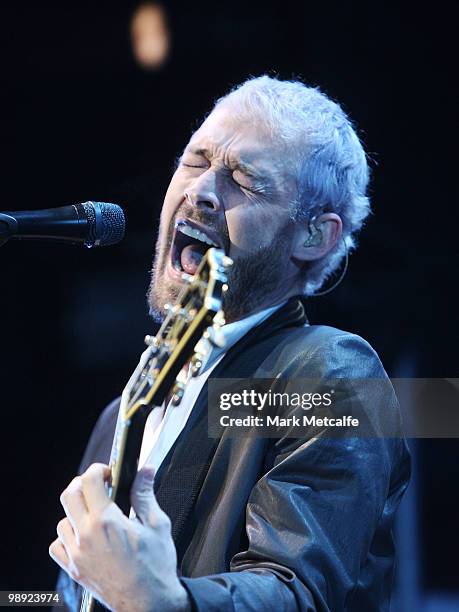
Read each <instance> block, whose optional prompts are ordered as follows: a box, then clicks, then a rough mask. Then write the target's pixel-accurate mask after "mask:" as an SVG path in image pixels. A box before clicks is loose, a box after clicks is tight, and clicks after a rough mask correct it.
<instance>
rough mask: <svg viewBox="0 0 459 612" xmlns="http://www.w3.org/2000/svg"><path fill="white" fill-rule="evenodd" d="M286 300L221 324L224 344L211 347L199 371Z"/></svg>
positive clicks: (212, 362)
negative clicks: (237, 319)
mask: <svg viewBox="0 0 459 612" xmlns="http://www.w3.org/2000/svg"><path fill="white" fill-rule="evenodd" d="M286 302H287V300H285V301H283V302H281V303H280V304H276V305H275V306H271V307H270V308H265V309H264V310H261V311H260V312H256V313H254V314H252V315H249V316H248V317H244V318H243V319H240V320H239V321H233V322H232V323H227V324H226V325H223V326H222V328H221V333H222V335H223V338H224V339H225V345H224V346H223V347H221V348H220V347H216V346H214V347H212V350H211V352H210V354H209V356H208V359H207V361H206V363H205V365H204V367H203V368H202V370H201V372H204V371H205V370H208V369H209V368H210V367H212V366H213V365H214V364H215V362H216V361H217V360H218V359H219V357H222V356H223V354H224V353H226V352H227V351H228V350H229V349H230V348H231V347H232V346H234V345H235V344H236V342H238V341H239V340H240V339H241V338H242V337H243V336H245V334H246V333H247V332H249V331H250V330H251V329H252V328H253V327H256V326H257V325H260V323H262V322H263V321H265V320H266V319H267V318H268V317H270V316H271V315H272V314H273V312H275V311H276V310H278V309H279V308H281V307H282V306H283V305H284V304H286Z"/></svg>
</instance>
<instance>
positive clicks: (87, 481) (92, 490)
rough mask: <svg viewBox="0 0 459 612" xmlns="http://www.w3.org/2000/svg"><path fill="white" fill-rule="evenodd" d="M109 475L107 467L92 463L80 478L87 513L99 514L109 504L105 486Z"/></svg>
mask: <svg viewBox="0 0 459 612" xmlns="http://www.w3.org/2000/svg"><path fill="white" fill-rule="evenodd" d="M110 475H111V471H110V468H109V467H108V465H105V464H103V463H93V464H92V465H90V466H89V467H88V469H87V470H86V472H85V473H84V474H83V475H82V476H81V486H82V491H83V497H84V500H85V503H86V506H87V508H88V511H89V512H101V511H102V510H103V509H104V508H105V507H106V506H108V504H110V503H111V500H110V498H109V496H108V492H107V489H106V486H105V482H107V481H108V480H109V479H110Z"/></svg>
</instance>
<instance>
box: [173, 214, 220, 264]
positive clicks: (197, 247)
mask: <svg viewBox="0 0 459 612" xmlns="http://www.w3.org/2000/svg"><path fill="white" fill-rule="evenodd" d="M211 247H217V248H222V245H221V240H220V238H219V237H218V236H217V234H216V233H215V232H214V231H213V230H210V229H209V228H205V227H203V226H201V225H198V224H197V223H196V222H194V221H189V220H185V219H179V220H177V221H176V223H175V229H174V236H173V239H172V247H171V263H172V267H173V269H174V270H176V271H177V272H186V273H187V274H194V273H195V272H196V270H197V268H198V266H199V264H200V263H201V260H202V258H203V257H204V255H205V253H206V251H207V250H208V249H210V248H211Z"/></svg>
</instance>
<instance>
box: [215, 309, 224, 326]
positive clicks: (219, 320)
mask: <svg viewBox="0 0 459 612" xmlns="http://www.w3.org/2000/svg"><path fill="white" fill-rule="evenodd" d="M225 323H226V321H225V314H224V312H223V310H219V311H218V312H217V313H216V315H215V316H214V319H213V324H214V325H217V326H218V327H222V326H223V325H225Z"/></svg>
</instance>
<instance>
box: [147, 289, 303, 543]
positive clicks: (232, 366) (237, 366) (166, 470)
mask: <svg viewBox="0 0 459 612" xmlns="http://www.w3.org/2000/svg"><path fill="white" fill-rule="evenodd" d="M305 323H307V319H306V314H305V310H304V307H303V303H302V301H301V299H300V298H298V297H294V298H291V299H290V300H289V301H288V302H287V303H286V304H285V305H284V306H283V307H282V308H280V309H279V310H277V311H276V312H274V313H273V314H272V315H271V317H269V318H268V319H267V320H266V321H264V322H263V323H261V324H260V325H258V326H256V327H254V328H253V329H251V330H250V331H249V332H248V333H247V334H246V335H245V336H244V337H243V338H241V339H240V340H239V342H237V343H236V344H235V345H234V346H233V347H231V348H230V349H229V351H228V352H227V354H226V355H225V356H224V357H223V359H222V360H221V361H220V363H219V364H218V365H217V366H216V367H215V370H214V371H213V373H212V378H222V377H224V378H249V377H250V376H252V375H253V374H254V372H255V371H256V370H257V368H258V367H259V365H260V364H261V363H262V362H263V361H264V359H265V358H266V357H267V356H268V355H269V353H270V352H271V351H272V349H273V346H274V344H275V343H276V342H277V338H276V337H273V336H274V335H275V332H278V331H280V330H283V329H285V328H290V327H296V326H301V325H304V324H305ZM267 339H268V340H270V339H272V341H266V340H267ZM262 340H264V342H261V341H262ZM255 345H259V346H258V347H257V350H256V351H254V350H246V349H248V348H252V349H253V348H254V347H255ZM207 427H208V424H207V382H206V383H205V385H204V386H203V388H202V390H201V392H200V394H199V396H198V399H197V400H196V403H195V406H194V408H193V410H192V412H191V415H190V417H189V419H188V421H187V423H186V425H185V427H184V429H183V430H182V432H181V434H180V435H179V437H178V438H177V440H176V441H175V443H174V445H173V446H172V448H171V450H170V451H169V453H168V454H167V456H166V457H165V459H164V461H163V463H162V464H161V467H160V468H159V470H158V473H157V476H156V478H155V493H156V497H157V499H158V502H159V504H160V506H161V508H162V509H163V510H164V512H166V514H168V515H169V517H170V519H171V523H172V536H173V538H174V541H175V543H176V545H177V549H178V552H179V553H180V548H181V547H180V546H179V541H180V539H181V538H182V535H185V534H184V533H183V531H184V527H185V524H186V520H187V517H188V516H189V514H190V512H191V509H192V507H193V505H194V502H195V500H196V497H197V495H198V494H199V491H200V489H201V486H202V483H203V482H204V479H205V477H206V474H207V472H208V470H209V466H210V464H211V462H212V458H213V456H214V453H215V450H216V448H217V446H218V444H219V440H218V439H215V438H209V436H208V432H207Z"/></svg>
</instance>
